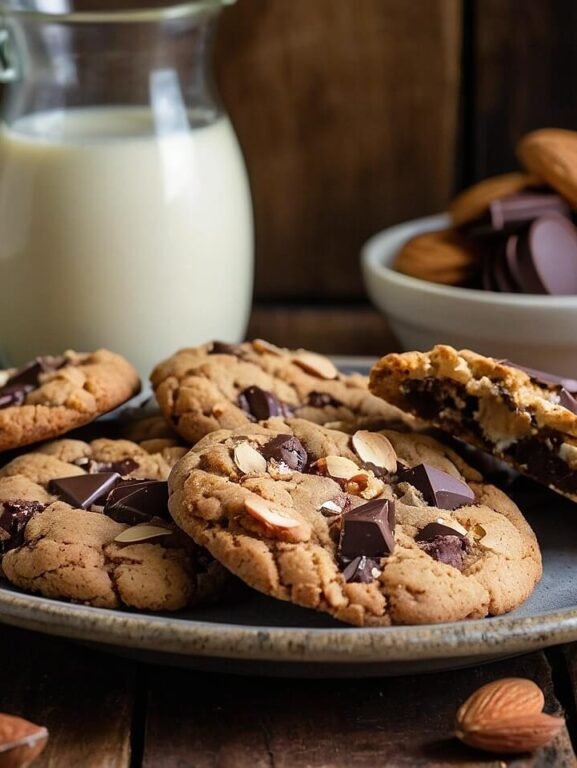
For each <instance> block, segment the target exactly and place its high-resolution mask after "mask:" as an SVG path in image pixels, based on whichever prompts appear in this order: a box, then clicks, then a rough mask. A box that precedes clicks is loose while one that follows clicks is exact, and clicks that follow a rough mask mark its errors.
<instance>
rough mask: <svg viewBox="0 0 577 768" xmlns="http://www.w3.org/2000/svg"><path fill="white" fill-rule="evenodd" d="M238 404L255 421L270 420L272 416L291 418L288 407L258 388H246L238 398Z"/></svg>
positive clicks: (290, 411)
mask: <svg viewBox="0 0 577 768" xmlns="http://www.w3.org/2000/svg"><path fill="white" fill-rule="evenodd" d="M238 402H239V405H240V407H241V408H242V409H243V411H246V413H248V414H249V415H250V416H252V417H253V418H254V419H256V421H264V420H266V419H271V418H272V417H273V416H283V417H285V418H286V417H289V416H292V409H291V408H290V406H288V405H287V404H286V403H282V402H281V401H280V400H279V399H278V397H276V396H275V395H273V393H272V392H267V391H266V390H264V389H261V388H260V387H247V388H246V389H245V390H243V391H242V392H241V393H240V395H239V396H238Z"/></svg>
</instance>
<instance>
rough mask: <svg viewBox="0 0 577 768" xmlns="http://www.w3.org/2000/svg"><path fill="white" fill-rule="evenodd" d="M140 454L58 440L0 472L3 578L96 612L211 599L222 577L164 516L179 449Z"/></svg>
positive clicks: (113, 444) (171, 607)
mask: <svg viewBox="0 0 577 768" xmlns="http://www.w3.org/2000/svg"><path fill="white" fill-rule="evenodd" d="M147 447H148V450H147V449H146V448H144V447H142V446H138V445H135V444H133V443H130V442H129V441H125V440H104V439H101V440H95V441H93V442H92V443H84V442H82V441H79V440H58V441H55V442H54V443H50V444H48V445H46V446H43V447H42V448H41V449H40V450H39V451H38V452H35V453H29V454H26V455H22V456H19V457H18V458H16V459H14V460H13V461H11V462H10V463H9V464H7V465H6V466H5V467H3V468H2V469H0V557H1V570H2V572H3V573H4V576H5V578H6V579H8V580H9V581H10V582H11V583H12V584H14V585H15V586H17V587H20V588H21V589H23V590H25V591H27V592H34V593H39V594H41V595H44V596H45V597H50V598H59V599H64V600H71V601H74V602H78V603H84V604H86V605H92V606H96V607H100V608H124V607H127V608H135V609H138V610H146V611H175V610H179V609H180V608H184V607H185V606H187V605H194V604H197V603H199V602H202V601H204V600H207V599H208V598H210V597H214V596H215V595H216V594H218V593H219V592H220V590H221V588H222V587H223V585H224V583H225V581H226V572H225V571H224V569H223V568H222V567H221V566H220V565H219V564H218V563H216V562H215V561H214V560H213V558H211V557H210V555H209V554H208V552H206V551H204V550H202V549H200V548H199V547H197V546H195V545H194V544H193V543H192V542H191V541H190V540H189V539H188V538H187V537H185V536H184V535H183V534H182V533H181V532H180V531H178V530H177V529H176V527H175V526H174V524H173V523H172V521H171V519H170V517H169V515H168V509H167V501H168V488H167V483H166V477H167V475H168V473H169V471H170V468H171V467H172V465H173V464H174V462H175V461H176V460H177V458H178V457H179V456H181V455H182V452H183V449H182V448H178V446H175V445H174V444H172V443H171V442H170V441H154V445H152V444H149V445H148V446H147ZM143 478H146V479H143Z"/></svg>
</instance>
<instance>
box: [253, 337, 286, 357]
mask: <svg viewBox="0 0 577 768" xmlns="http://www.w3.org/2000/svg"><path fill="white" fill-rule="evenodd" d="M252 346H253V349H254V350H255V351H256V352H268V353H269V354H271V355H278V356H279V357H282V355H284V350H282V349H281V348H280V347H277V346H275V345H274V344H271V343H270V341H265V340H264V339H254V341H253V342H252Z"/></svg>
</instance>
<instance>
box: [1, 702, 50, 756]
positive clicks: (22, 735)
mask: <svg viewBox="0 0 577 768" xmlns="http://www.w3.org/2000/svg"><path fill="white" fill-rule="evenodd" d="M47 741H48V730H47V729H46V728H44V727H43V726H41V725H36V724H35V723H30V722H28V720H23V719H22V718H21V717H15V716H14V715H5V714H0V768H26V766H28V765H30V764H31V763H32V761H33V760H35V759H36V758H37V757H38V755H39V754H40V753H41V752H42V750H43V749H44V747H45V746H46V742H47Z"/></svg>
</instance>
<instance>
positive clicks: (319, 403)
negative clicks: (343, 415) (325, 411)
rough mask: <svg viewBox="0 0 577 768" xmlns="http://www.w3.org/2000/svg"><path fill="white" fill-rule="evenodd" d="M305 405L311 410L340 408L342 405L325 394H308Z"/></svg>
mask: <svg viewBox="0 0 577 768" xmlns="http://www.w3.org/2000/svg"><path fill="white" fill-rule="evenodd" d="M305 405H308V406H310V407H311V408H328V407H329V406H330V407H331V408H340V406H341V405H342V403H341V401H340V400H337V399H336V398H334V397H331V395H329V394H327V393H326V392H310V393H309V395H308V397H307V400H306V403H305Z"/></svg>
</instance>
